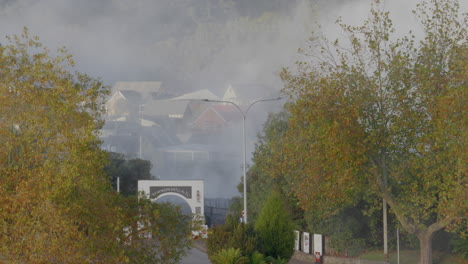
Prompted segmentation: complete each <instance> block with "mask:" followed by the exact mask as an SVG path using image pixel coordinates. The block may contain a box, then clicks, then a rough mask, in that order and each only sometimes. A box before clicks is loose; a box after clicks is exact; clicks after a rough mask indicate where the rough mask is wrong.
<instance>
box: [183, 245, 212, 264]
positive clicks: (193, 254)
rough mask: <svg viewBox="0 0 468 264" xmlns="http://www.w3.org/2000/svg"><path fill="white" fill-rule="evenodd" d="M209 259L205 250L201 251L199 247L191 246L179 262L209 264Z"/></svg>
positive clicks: (184, 263)
mask: <svg viewBox="0 0 468 264" xmlns="http://www.w3.org/2000/svg"><path fill="white" fill-rule="evenodd" d="M210 263H211V262H210V260H209V259H208V255H206V253H205V252H203V251H201V250H200V249H198V248H196V247H194V248H192V249H191V250H190V251H189V253H188V255H187V256H186V257H185V258H184V259H182V261H181V262H180V264H210Z"/></svg>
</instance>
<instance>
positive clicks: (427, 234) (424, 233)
mask: <svg viewBox="0 0 468 264" xmlns="http://www.w3.org/2000/svg"><path fill="white" fill-rule="evenodd" d="M417 236H418V238H419V264H432V237H433V236H434V232H433V231H431V230H421V231H419V232H418V233H417Z"/></svg>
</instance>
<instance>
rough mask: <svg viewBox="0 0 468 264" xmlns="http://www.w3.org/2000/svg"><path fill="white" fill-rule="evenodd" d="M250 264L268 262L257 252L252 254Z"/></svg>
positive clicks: (264, 263)
mask: <svg viewBox="0 0 468 264" xmlns="http://www.w3.org/2000/svg"><path fill="white" fill-rule="evenodd" d="M249 263H250V264H266V261H265V257H264V256H263V254H262V253H260V252H258V251H255V252H254V253H252V256H250V262H249Z"/></svg>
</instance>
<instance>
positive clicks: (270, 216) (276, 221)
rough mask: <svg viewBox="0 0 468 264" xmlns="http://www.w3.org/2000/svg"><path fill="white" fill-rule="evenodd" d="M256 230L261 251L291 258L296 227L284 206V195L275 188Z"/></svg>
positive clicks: (274, 255) (261, 214)
mask: <svg viewBox="0 0 468 264" xmlns="http://www.w3.org/2000/svg"><path fill="white" fill-rule="evenodd" d="M255 230H256V231H257V233H258V235H259V238H260V249H261V252H262V253H264V254H265V255H267V256H272V257H275V258H279V257H280V258H283V259H289V258H290V257H291V256H292V254H293V248H294V232H293V230H294V227H293V222H292V220H291V216H290V215H289V213H288V212H287V211H286V208H285V207H284V202H283V197H282V195H281V194H280V192H278V191H276V190H274V191H273V192H272V193H271V194H270V196H269V198H268V200H267V202H266V204H265V206H264V207H263V209H262V212H261V213H260V216H259V217H258V219H257V221H256V223H255Z"/></svg>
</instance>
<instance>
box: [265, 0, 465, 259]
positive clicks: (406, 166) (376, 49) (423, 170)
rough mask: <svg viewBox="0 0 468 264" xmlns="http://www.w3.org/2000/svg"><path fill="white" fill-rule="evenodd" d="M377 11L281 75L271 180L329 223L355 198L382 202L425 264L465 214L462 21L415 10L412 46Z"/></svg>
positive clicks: (434, 5)
mask: <svg viewBox="0 0 468 264" xmlns="http://www.w3.org/2000/svg"><path fill="white" fill-rule="evenodd" d="M377 7H378V5H377ZM377 7H374V8H373V9H372V10H371V13H370V18H369V19H368V20H367V21H366V22H365V23H364V25H363V26H358V27H353V26H347V25H341V26H342V28H343V30H344V32H345V33H346V34H347V36H348V37H349V45H347V46H346V48H342V46H341V42H339V41H336V42H334V43H328V42H324V40H323V39H319V40H320V41H321V43H326V44H325V45H322V49H321V50H319V51H318V52H317V51H314V50H311V55H312V57H311V58H318V59H319V60H318V61H313V62H312V63H306V62H303V63H299V64H298V68H299V69H298V72H297V73H293V72H291V71H289V70H287V69H286V70H284V71H283V72H282V74H281V76H282V79H283V80H284V82H285V84H286V88H285V90H286V92H287V93H289V94H290V96H291V99H292V100H293V102H292V103H291V104H290V105H289V107H288V110H289V111H290V114H291V116H290V118H289V129H288V132H287V133H286V136H285V139H284V140H283V141H284V144H281V145H280V146H276V147H275V151H272V153H274V154H273V155H276V157H273V158H274V160H276V161H277V163H276V164H277V166H274V168H272V170H270V172H271V173H273V174H282V175H288V177H290V182H291V183H292V185H293V186H294V188H295V189H294V191H295V193H296V195H297V197H298V198H299V200H300V202H301V205H302V206H303V208H304V209H306V210H308V211H309V212H311V213H315V214H316V215H317V216H322V217H323V216H325V217H326V216H330V215H333V214H336V213H337V212H338V211H339V209H340V208H342V207H343V206H347V205H351V204H353V203H354V202H355V201H357V200H359V199H360V197H362V195H361V194H362V192H369V193H371V194H375V195H377V196H378V197H380V198H383V199H385V201H386V202H387V203H388V204H389V205H390V207H391V212H393V213H394V214H395V217H396V218H397V219H398V221H399V223H400V224H401V226H402V227H403V228H404V229H405V230H406V231H407V232H409V233H411V234H415V235H416V236H417V237H418V238H419V241H420V263H424V264H427V263H432V246H431V245H432V237H433V235H434V233H435V232H437V231H438V230H440V229H442V228H453V229H454V228H455V227H456V226H457V225H459V224H460V223H461V221H462V220H463V219H466V217H467V212H468V204H467V201H468V199H467V196H466V195H467V193H468V189H467V186H468V185H467V177H466V159H467V156H466V140H467V138H468V137H467V135H466V131H467V129H466V127H467V124H466V122H467V120H468V118H467V117H466V106H465V105H466V101H467V97H466V95H467V91H468V89H466V82H467V78H466V76H468V74H467V68H468V67H467V64H466V63H467V61H468V59H467V55H468V52H467V51H468V49H467V41H466V40H467V33H466V29H467V25H466V21H467V20H466V14H464V17H465V18H464V19H459V17H458V15H459V6H458V3H457V2H456V1H452V0H438V1H436V0H432V1H430V2H429V3H422V4H420V5H418V7H417V9H416V11H415V14H416V15H417V17H418V18H419V19H420V21H421V24H422V27H423V28H424V33H425V35H424V38H423V39H422V40H421V41H420V42H419V43H418V42H417V41H416V39H415V37H414V36H411V35H410V36H407V37H403V38H397V37H395V36H394V34H393V32H394V29H393V27H392V21H391V20H390V19H389V16H388V13H387V12H383V11H380V10H379V9H378V8H377ZM417 43H418V44H417ZM280 147H281V149H280ZM317 190H321V191H320V192H319V191H317Z"/></svg>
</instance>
